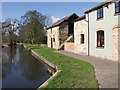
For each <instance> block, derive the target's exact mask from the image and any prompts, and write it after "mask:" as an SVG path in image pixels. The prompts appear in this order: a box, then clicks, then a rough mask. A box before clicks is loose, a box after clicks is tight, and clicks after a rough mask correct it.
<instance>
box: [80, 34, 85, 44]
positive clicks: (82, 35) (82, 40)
mask: <svg viewBox="0 0 120 90" xmlns="http://www.w3.org/2000/svg"><path fill="white" fill-rule="evenodd" d="M81 44H84V34H81Z"/></svg>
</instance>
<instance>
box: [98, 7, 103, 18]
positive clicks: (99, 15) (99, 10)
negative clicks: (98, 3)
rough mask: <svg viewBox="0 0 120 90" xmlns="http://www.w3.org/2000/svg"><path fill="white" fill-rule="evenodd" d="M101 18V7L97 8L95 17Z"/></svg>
mask: <svg viewBox="0 0 120 90" xmlns="http://www.w3.org/2000/svg"><path fill="white" fill-rule="evenodd" d="M99 18H103V7H101V8H98V9H97V19H99Z"/></svg>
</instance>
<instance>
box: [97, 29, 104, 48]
mask: <svg viewBox="0 0 120 90" xmlns="http://www.w3.org/2000/svg"><path fill="white" fill-rule="evenodd" d="M97 47H104V31H102V30H100V31H97Z"/></svg>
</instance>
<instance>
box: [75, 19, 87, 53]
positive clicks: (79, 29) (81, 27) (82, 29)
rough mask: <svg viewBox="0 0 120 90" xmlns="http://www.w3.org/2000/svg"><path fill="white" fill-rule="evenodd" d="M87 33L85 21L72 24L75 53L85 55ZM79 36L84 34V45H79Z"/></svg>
mask: <svg viewBox="0 0 120 90" xmlns="http://www.w3.org/2000/svg"><path fill="white" fill-rule="evenodd" d="M87 32H88V29H87V22H86V21H85V20H80V21H77V22H75V23H74V42H75V45H74V46H75V53H78V54H83V55H87V42H88V41H87V40H88V34H87ZM81 34H84V43H81Z"/></svg>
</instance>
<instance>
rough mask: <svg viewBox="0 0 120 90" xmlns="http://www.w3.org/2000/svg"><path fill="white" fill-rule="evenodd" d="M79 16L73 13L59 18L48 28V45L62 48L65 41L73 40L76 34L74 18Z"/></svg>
mask: <svg viewBox="0 0 120 90" xmlns="http://www.w3.org/2000/svg"><path fill="white" fill-rule="evenodd" d="M78 17H79V16H78V15H76V14H75V13H73V14H72V15H70V16H66V17H64V18H62V19H61V20H58V21H57V22H56V23H54V24H53V25H51V26H49V27H48V28H47V45H48V47H50V48H55V49H62V48H64V43H65V42H67V41H73V40H72V39H73V34H74V20H75V19H77V18H78Z"/></svg>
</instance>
